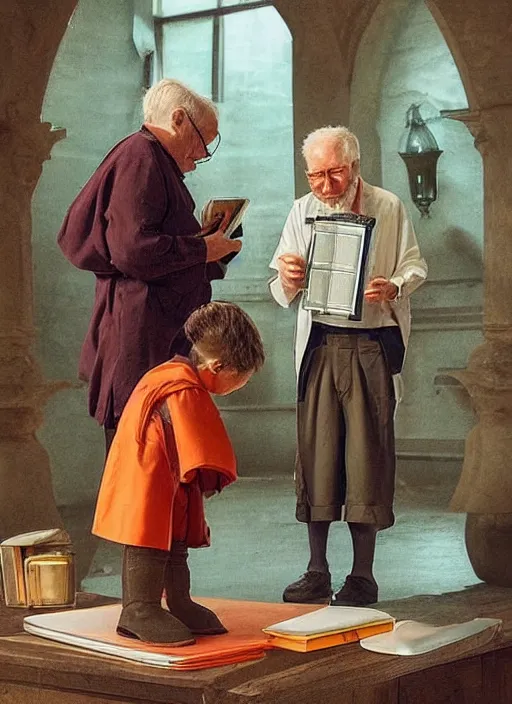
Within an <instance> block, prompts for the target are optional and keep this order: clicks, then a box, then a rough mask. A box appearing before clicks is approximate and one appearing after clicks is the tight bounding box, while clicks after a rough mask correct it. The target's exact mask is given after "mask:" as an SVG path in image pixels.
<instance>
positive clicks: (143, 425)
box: [92, 358, 236, 550]
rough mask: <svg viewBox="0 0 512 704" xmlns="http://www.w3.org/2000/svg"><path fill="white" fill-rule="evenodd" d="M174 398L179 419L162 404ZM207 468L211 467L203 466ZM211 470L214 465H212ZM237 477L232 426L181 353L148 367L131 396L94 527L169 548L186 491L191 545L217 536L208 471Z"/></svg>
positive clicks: (226, 478)
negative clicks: (206, 494)
mask: <svg viewBox="0 0 512 704" xmlns="http://www.w3.org/2000/svg"><path fill="white" fill-rule="evenodd" d="M164 402H165V403H166V404H167V408H168V410H169V415H170V419H171V424H170V425H169V424H166V423H165V421H164V419H163V418H162V416H161V415H160V413H158V412H157V409H158V408H159V407H160V406H161V405H162V404H163V403H164ZM202 470H203V471H202ZM204 470H209V471H208V472H204ZM212 472H213V473H217V476H218V486H219V488H220V487H222V486H226V485H227V484H230V483H231V482H233V481H235V479H236V460H235V455H234V452H233V448H232V446H231V443H230V441H229V438H228V435H227V433H226V429H225V427H224V424H223V422H222V419H221V417H220V414H219V411H218V409H217V407H216V406H215V404H214V402H213V400H212V398H211V396H210V394H209V393H208V391H207V390H206V388H205V387H204V386H203V384H202V382H201V380H200V379H199V377H198V376H197V373H196V371H195V370H194V368H193V367H192V366H191V365H190V364H189V363H188V362H187V361H185V360H181V359H179V358H176V359H175V360H172V361H170V362H165V363H164V364H161V365H160V366H158V367H155V368H154V369H152V370H151V371H149V372H148V373H147V374H145V375H144V376H143V377H142V379H141V380H140V381H139V383H138V384H137V386H136V387H135V389H134V391H133V393H132V395H131V396H130V398H129V400H128V403H127V404H126V406H125V408H124V411H123V414H122V416H121V419H120V421H119V426H118V428H117V432H116V435H115V437H114V441H113V443H112V446H111V448H110V452H109V454H108V458H107V462H106V465H105V470H104V473H103V478H102V482H101V486H100V491H99V495H98V500H97V504H96V512H95V516H94V522H93V528H92V532H93V533H94V534H95V535H98V536H99V537H101V538H105V539H107V540H111V541H114V542H117V543H122V544H125V545H138V546H141V547H150V548H158V549H161V550H169V549H170V546H171V543H172V540H173V525H174V526H175V525H176V523H175V521H176V516H175V514H176V513H177V512H178V511H179V510H180V509H179V508H177V507H176V504H177V501H176V499H177V497H179V503H182V502H183V490H185V492H186V498H185V500H186V503H187V507H186V511H185V515H186V516H187V525H186V527H185V531H184V536H179V537H177V536H175V538H176V539H183V537H185V540H186V543H187V545H188V547H203V546H207V545H209V544H210V540H209V529H208V526H207V524H206V520H205V516H204V509H203V496H202V491H201V484H202V481H201V480H202V477H201V474H204V475H205V477H204V478H205V479H206V481H208V480H207V477H208V475H209V477H210V482H211V475H212Z"/></svg>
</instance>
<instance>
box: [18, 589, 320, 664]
mask: <svg viewBox="0 0 512 704" xmlns="http://www.w3.org/2000/svg"><path fill="white" fill-rule="evenodd" d="M197 601H198V602H200V603H202V604H204V605H205V606H208V607H209V608H211V609H213V611H215V613H216V614H217V615H218V616H219V618H220V619H221V621H222V622H223V623H224V624H225V626H226V628H228V633H226V634H224V635H218V636H198V637H197V641H196V643H195V644H194V645H187V646H182V647H167V646H158V645H151V644H147V643H142V642H140V641H138V640H131V639H130V638H124V637H123V636H120V635H118V634H117V633H116V625H117V622H118V620H119V614H120V612H121V605H120V604H111V605H109V606H98V607H95V608H92V609H77V610H72V611H59V612H56V613H45V614H37V615H34V616H28V617H26V618H25V619H24V624H23V625H24V629H25V630H26V631H27V632H28V633H31V634H33V635H36V636H41V637H42V638H47V639H50V640H54V641H59V642H60V643H66V644H67V645H71V646H75V647H79V648H86V649H87V650H90V651H94V652H96V653H102V654H104V655H109V656H117V657H120V658H125V659H128V660H135V661H136V662H140V663H144V664H147V665H154V666H157V667H168V668H172V669H174V670H199V669H204V668H209V667H219V666H221V665H231V664H233V663H239V662H245V661H249V660H257V659H259V658H262V657H263V656H264V654H265V651H266V650H269V649H270V647H271V645H270V643H269V638H268V636H266V635H265V634H264V633H263V632H262V629H263V628H264V627H265V626H266V625H267V624H268V623H272V622H273V621H275V620H276V619H283V618H289V617H294V616H298V615H301V614H305V613H308V612H310V611H312V610H313V609H318V608H320V607H319V606H318V605H311V604H309V605H304V604H265V603H260V602H250V601H235V600H229V599H197Z"/></svg>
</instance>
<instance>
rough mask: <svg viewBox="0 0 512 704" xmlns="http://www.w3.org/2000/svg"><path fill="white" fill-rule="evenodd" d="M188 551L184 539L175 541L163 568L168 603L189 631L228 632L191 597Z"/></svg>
mask: <svg viewBox="0 0 512 704" xmlns="http://www.w3.org/2000/svg"><path fill="white" fill-rule="evenodd" d="M187 560H188V550H187V547H186V545H185V543H184V542H181V541H174V542H173V544H172V547H171V551H170V553H169V559H168V561H167V565H166V568H165V580H164V584H165V592H166V598H167V606H168V607H169V611H170V612H171V613H172V615H173V616H176V618H179V620H180V621H182V622H183V623H185V624H186V625H187V626H188V627H189V628H190V630H191V631H192V633H195V634H197V635H209V636H215V635H220V634H221V633H227V629H226V628H225V627H224V626H223V625H222V623H221V622H220V621H219V619H218V617H217V616H216V615H215V614H214V613H213V611H210V609H207V608H206V606H201V605H200V604H196V602H195V601H192V599H191V598H190V571H189V569H188V564H187Z"/></svg>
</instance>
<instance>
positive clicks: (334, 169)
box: [306, 141, 356, 208]
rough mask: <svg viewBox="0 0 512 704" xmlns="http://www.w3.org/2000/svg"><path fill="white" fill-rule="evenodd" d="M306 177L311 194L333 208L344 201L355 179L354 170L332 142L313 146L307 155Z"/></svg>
mask: <svg viewBox="0 0 512 704" xmlns="http://www.w3.org/2000/svg"><path fill="white" fill-rule="evenodd" d="M306 165H307V170H306V175H307V177H308V181H309V186H310V188H311V192H312V193H313V194H314V195H315V196H316V197H317V198H318V200H320V201H322V203H326V204H327V205H328V206H330V207H331V208H335V207H336V205H337V204H338V203H339V202H340V201H341V200H342V199H343V196H344V195H345V193H346V192H347V190H348V188H349V187H350V185H351V184H352V182H353V180H354V178H356V176H355V175H354V173H353V172H354V168H353V166H354V165H353V164H352V163H351V162H347V161H346V160H345V159H343V157H342V155H341V154H340V150H339V146H338V145H337V144H336V143H334V142H332V141H325V142H319V143H318V144H315V145H313V146H311V148H310V149H309V151H308V153H307V155H306Z"/></svg>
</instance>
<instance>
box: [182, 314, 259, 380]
mask: <svg viewBox="0 0 512 704" xmlns="http://www.w3.org/2000/svg"><path fill="white" fill-rule="evenodd" d="M185 334H186V336H187V339H188V340H189V341H190V342H191V343H192V345H194V347H197V346H200V348H201V349H200V353H199V354H200V356H201V354H207V355H209V356H211V357H216V358H217V359H218V360H219V361H220V362H221V364H222V365H223V367H227V368H230V369H234V370H236V371H237V372H241V373H243V372H250V371H255V372H256V371H258V369H260V368H261V367H262V366H263V363H264V361H265V352H264V350H263V343H262V341H261V337H260V334H259V332H258V329H257V327H256V325H255V324H254V323H253V321H252V320H251V318H250V317H249V316H248V315H247V313H246V312H245V311H243V310H242V309H241V308H240V307H239V306H237V305H235V304H234V303H227V302H224V301H211V303H207V304H206V305H204V306H201V307H200V308H198V309H197V310H196V311H194V312H193V313H192V315H191V316H190V317H189V318H188V320H187V322H186V323H185ZM196 354H197V351H196Z"/></svg>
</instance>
